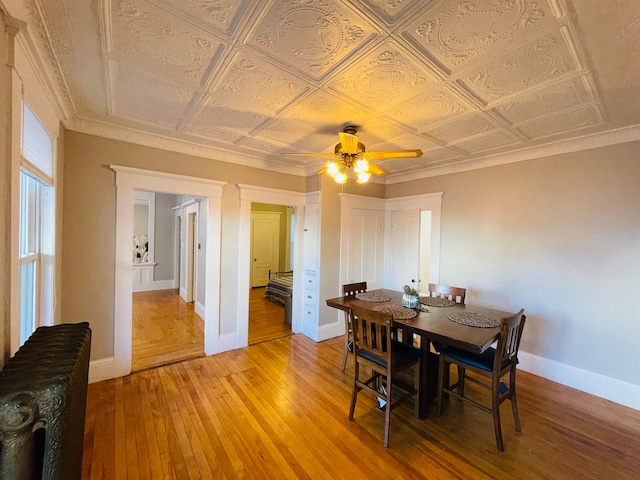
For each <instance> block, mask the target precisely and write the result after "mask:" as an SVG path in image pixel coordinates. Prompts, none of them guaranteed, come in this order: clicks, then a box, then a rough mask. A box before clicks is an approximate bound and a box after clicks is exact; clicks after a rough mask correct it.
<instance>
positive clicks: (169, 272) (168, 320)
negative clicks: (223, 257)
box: [131, 192, 206, 371]
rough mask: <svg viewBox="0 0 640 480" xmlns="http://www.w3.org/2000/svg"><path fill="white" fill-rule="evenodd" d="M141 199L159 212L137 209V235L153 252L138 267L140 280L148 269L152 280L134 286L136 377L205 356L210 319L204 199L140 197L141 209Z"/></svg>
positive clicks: (159, 195)
mask: <svg viewBox="0 0 640 480" xmlns="http://www.w3.org/2000/svg"><path fill="white" fill-rule="evenodd" d="M138 197H145V198H148V199H149V204H150V205H151V206H152V207H153V208H147V209H145V210H141V209H140V208H137V207H138V205H137V204H136V206H135V207H136V208H135V209H134V212H135V218H134V220H135V221H134V234H135V233H140V232H141V230H142V227H144V232H142V235H143V238H144V239H145V240H146V239H147V238H148V242H145V249H148V252H147V253H145V256H144V257H143V259H142V261H141V262H136V263H135V264H134V267H133V268H134V278H135V277H136V275H135V274H136V271H139V270H141V269H144V270H145V271H147V275H146V277H148V280H147V281H146V282H145V283H143V284H138V285H134V287H135V288H134V293H133V300H132V327H133V331H132V353H131V356H132V370H133V371H139V370H144V369H146V368H151V367H157V366H160V365H166V364H169V363H174V362H177V361H182V360H186V359H191V358H197V357H201V356H204V319H203V316H204V315H203V314H202V305H200V308H198V302H197V300H198V295H197V291H198V287H197V285H198V264H199V262H200V261H202V260H203V259H202V258H199V257H198V250H199V249H198V247H199V245H200V243H201V242H202V243H205V241H206V239H203V238H199V234H198V212H199V210H200V208H199V205H200V203H201V199H199V198H193V197H186V196H183V195H173V194H167V193H162V192H136V203H139V202H140V200H138ZM145 206H146V205H145ZM143 214H144V215H143ZM142 216H144V218H139V217H142ZM182 218H185V224H184V225H183V222H182ZM136 224H138V227H136ZM134 238H140V235H137V237H134ZM149 253H150V255H148V254H149ZM181 258H184V259H185V261H182V262H181V261H180V259H181ZM134 260H135V259H134ZM138 276H140V275H138Z"/></svg>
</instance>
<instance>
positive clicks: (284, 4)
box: [247, 0, 377, 79]
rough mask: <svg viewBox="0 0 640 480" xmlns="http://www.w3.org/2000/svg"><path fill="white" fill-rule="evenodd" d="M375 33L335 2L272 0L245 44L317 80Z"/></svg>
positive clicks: (366, 21)
mask: <svg viewBox="0 0 640 480" xmlns="http://www.w3.org/2000/svg"><path fill="white" fill-rule="evenodd" d="M376 36H377V32H376V31H375V30H374V28H373V27H372V26H371V25H370V23H369V21H368V20H367V19H366V17H365V16H360V17H359V16H357V15H356V14H355V13H354V11H352V10H350V9H347V8H346V7H344V6H343V5H341V4H340V3H338V2H335V1H328V0H319V1H308V0H305V1H301V0H275V1H274V2H273V5H272V7H271V8H270V9H269V11H268V12H267V14H266V16H265V18H263V19H262V21H261V22H260V24H259V25H258V27H257V29H256V30H255V31H254V32H253V35H252V36H251V38H250V39H249V40H248V42H247V43H248V44H250V45H253V46H255V47H256V48H258V49H260V50H261V51H263V52H265V53H266V54H268V55H273V56H275V57H276V58H278V59H279V60H280V61H282V62H284V63H286V64H288V65H290V66H291V67H293V68H295V69H298V70H300V71H302V72H304V73H306V74H308V75H310V76H311V77H313V78H315V79H319V78H321V77H323V76H324V75H326V74H327V73H328V72H329V71H332V70H335V68H337V66H339V65H340V64H341V62H343V61H344V59H345V57H347V56H349V55H350V54H352V53H353V52H354V51H355V50H357V49H358V48H359V47H361V46H363V45H364V44H365V43H367V42H369V41H371V40H372V39H373V38H375V37H376Z"/></svg>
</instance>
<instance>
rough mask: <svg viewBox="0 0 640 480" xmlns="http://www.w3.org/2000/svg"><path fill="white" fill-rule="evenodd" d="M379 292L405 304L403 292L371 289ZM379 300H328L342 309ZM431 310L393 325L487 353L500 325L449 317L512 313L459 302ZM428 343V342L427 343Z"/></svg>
mask: <svg viewBox="0 0 640 480" xmlns="http://www.w3.org/2000/svg"><path fill="white" fill-rule="evenodd" d="M370 292H379V293H382V294H385V295H388V296H390V297H391V300H390V302H389V303H397V304H398V305H402V292H396V291H395V290H387V289H380V290H370ZM379 304H380V303H379V302H365V301H363V300H358V299H357V298H350V299H347V298H344V297H337V298H331V299H329V300H327V305H328V306H330V307H334V308H337V309H339V310H344V311H349V310H350V309H351V306H352V305H357V306H359V307H361V308H365V309H372V307H373V306H375V305H379ZM424 308H425V309H427V310H428V312H419V313H418V316H417V317H414V318H411V319H409V320H396V319H394V320H393V322H394V325H396V326H398V327H399V328H402V329H403V330H405V329H406V330H407V331H408V332H410V333H415V334H417V335H420V336H421V337H422V338H425V339H428V340H430V341H432V342H439V343H442V344H445V345H452V346H455V347H458V348H462V349H465V350H468V351H470V352H474V353H482V352H484V351H485V350H486V349H487V348H489V346H491V344H492V343H493V342H494V341H496V340H497V339H498V334H499V333H500V330H499V328H497V327H496V328H478V327H469V326H466V325H461V324H459V323H455V322H452V321H451V320H449V319H448V318H447V316H448V315H449V314H450V313H452V312H461V311H462V312H474V313H482V314H484V315H487V316H489V317H493V318H496V319H500V318H503V317H508V316H510V315H511V313H509V312H503V311H500V310H493V309H490V308H484V307H476V306H473V305H460V304H456V305H455V306H452V307H424ZM425 343H426V342H425Z"/></svg>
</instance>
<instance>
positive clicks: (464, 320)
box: [447, 312, 500, 328]
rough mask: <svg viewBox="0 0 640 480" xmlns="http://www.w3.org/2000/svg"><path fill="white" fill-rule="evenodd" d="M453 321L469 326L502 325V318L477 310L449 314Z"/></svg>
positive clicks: (489, 326)
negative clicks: (477, 311) (476, 311)
mask: <svg viewBox="0 0 640 480" xmlns="http://www.w3.org/2000/svg"><path fill="white" fill-rule="evenodd" d="M447 318H448V319H449V320H451V321H452V322H456V323H459V324H461V325H466V326H468V327H478V328H494V327H498V326H500V319H499V318H493V317H489V316H488V315H485V314H483V313H475V312H454V313H450V314H449V315H447Z"/></svg>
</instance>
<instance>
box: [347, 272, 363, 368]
mask: <svg viewBox="0 0 640 480" xmlns="http://www.w3.org/2000/svg"><path fill="white" fill-rule="evenodd" d="M366 291H367V282H357V283H347V284H344V285H342V296H343V297H345V298H351V297H355V296H356V293H363V292H366ZM351 332H352V330H351V315H350V314H349V312H344V358H343V359H342V371H343V372H344V370H345V369H346V368H347V357H348V356H349V351H350V350H352V347H351V345H353V335H352V334H351Z"/></svg>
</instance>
